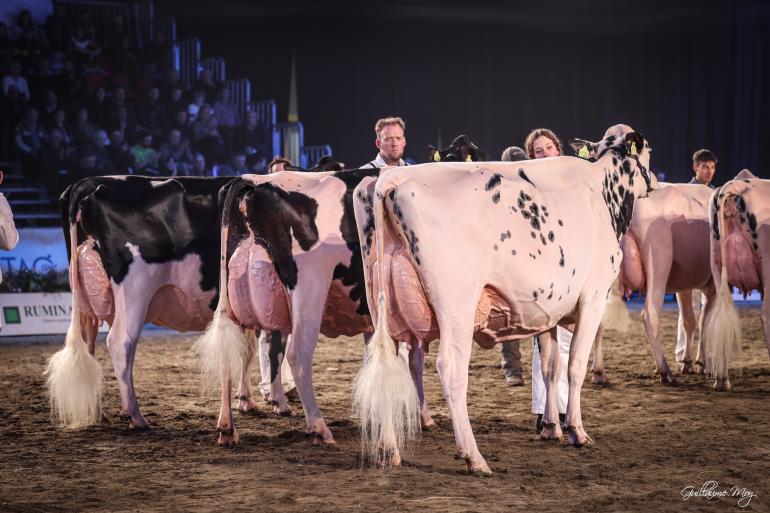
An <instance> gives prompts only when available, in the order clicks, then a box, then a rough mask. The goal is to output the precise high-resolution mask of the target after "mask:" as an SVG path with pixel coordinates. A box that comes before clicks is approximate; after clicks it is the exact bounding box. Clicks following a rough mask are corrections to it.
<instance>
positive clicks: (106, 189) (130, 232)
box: [59, 176, 232, 310]
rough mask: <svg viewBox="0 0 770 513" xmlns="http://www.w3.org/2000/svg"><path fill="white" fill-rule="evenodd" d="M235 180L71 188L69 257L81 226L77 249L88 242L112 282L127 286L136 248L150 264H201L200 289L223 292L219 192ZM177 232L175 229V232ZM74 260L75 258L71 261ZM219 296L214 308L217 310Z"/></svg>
mask: <svg viewBox="0 0 770 513" xmlns="http://www.w3.org/2000/svg"><path fill="white" fill-rule="evenodd" d="M231 180H232V178H194V177H178V178H167V177H158V178H149V177H143V176H127V177H125V178H124V179H115V178H112V177H94V178H86V179H83V180H80V181H79V182H77V183H76V184H73V185H72V186H70V187H68V188H67V190H65V191H64V193H63V194H62V195H61V198H60V200H59V205H60V210H61V214H62V224H63V228H64V239H65V241H66V243H67V253H68V255H69V251H70V232H69V225H70V223H72V224H74V223H76V220H77V216H78V212H80V214H81V220H82V221H81V223H79V225H78V229H77V239H78V240H77V241H76V242H77V244H82V243H83V242H84V241H85V239H86V238H87V237H89V236H90V237H92V238H93V239H94V241H95V244H94V249H95V250H96V252H97V253H98V254H99V256H100V257H101V259H102V264H103V266H104V269H105V272H106V273H107V276H108V277H109V278H110V279H112V280H113V281H114V282H115V283H118V284H119V283H122V282H123V280H124V279H125V277H126V274H127V273H128V269H129V266H130V264H131V263H132V262H133V260H134V257H133V255H132V254H131V252H130V251H129V250H128V248H127V247H126V243H127V242H130V243H132V244H134V245H136V246H137V248H138V250H139V254H140V255H141V256H142V259H144V261H146V262H148V263H165V262H171V261H181V260H183V259H184V258H185V257H186V256H188V255H191V254H197V255H199V256H200V259H201V276H200V287H201V289H202V290H204V291H210V290H212V289H213V290H215V291H216V290H217V289H218V286H219V261H220V244H219V233H220V226H219V207H218V204H219V203H218V196H219V190H220V189H221V188H222V187H225V186H226V185H227V184H228V183H229V182H230V181H231ZM172 227H173V228H172ZM69 256H70V257H72V255H69ZM217 300H218V294H217V295H215V297H214V298H213V299H212V302H211V303H210V304H209V306H210V307H211V309H212V310H213V309H214V308H215V307H216V303H217Z"/></svg>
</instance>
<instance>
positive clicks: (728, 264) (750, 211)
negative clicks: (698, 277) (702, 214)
mask: <svg viewBox="0 0 770 513" xmlns="http://www.w3.org/2000/svg"><path fill="white" fill-rule="evenodd" d="M710 214H711V216H710V221H711V272H712V273H713V274H714V283H715V284H716V286H717V299H716V306H715V307H714V309H713V310H712V311H711V312H708V313H707V314H706V316H705V318H704V321H703V331H704V333H705V336H706V343H707V346H706V355H707V357H708V364H709V370H710V371H711V373H712V374H714V376H715V378H716V381H715V383H714V388H715V389H716V390H730V388H731V385H730V377H729V365H730V360H732V359H733V358H734V357H735V355H736V354H737V353H738V352H739V351H740V347H741V330H740V323H739V320H738V312H737V311H736V309H735V305H734V304H733V300H732V294H731V287H736V288H738V290H740V291H741V292H743V293H744V294H746V293H749V292H751V291H752V290H759V292H760V294H761V296H762V322H763V327H764V331H765V341H766V342H767V348H768V351H770V301H768V299H767V298H768V294H770V180H761V179H758V178H756V177H755V176H754V175H752V174H751V172H749V171H748V170H743V171H741V172H740V173H738V175H737V176H736V177H735V178H734V179H733V180H730V181H729V182H727V183H726V184H724V185H723V186H722V187H720V188H719V189H717V190H715V191H714V193H713V195H712V196H711V201H710Z"/></svg>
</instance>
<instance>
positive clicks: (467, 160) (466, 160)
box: [465, 154, 473, 162]
mask: <svg viewBox="0 0 770 513" xmlns="http://www.w3.org/2000/svg"><path fill="white" fill-rule="evenodd" d="M465 162H473V159H472V158H471V156H470V154H469V155H468V156H467V157H465Z"/></svg>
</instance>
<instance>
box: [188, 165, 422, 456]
mask: <svg viewBox="0 0 770 513" xmlns="http://www.w3.org/2000/svg"><path fill="white" fill-rule="evenodd" d="M379 171H380V170H379V169H375V168H364V169H355V170H349V171H340V172H320V173H298V172H291V171H284V172H280V173H275V174H271V175H266V176H258V175H244V176H242V177H241V179H240V180H238V181H236V182H235V183H233V184H231V186H230V188H229V191H228V194H227V197H226V199H225V200H224V206H223V214H222V226H221V241H222V248H221V251H222V255H223V257H222V260H221V262H220V264H221V267H220V286H221V287H222V291H223V292H222V294H221V295H220V301H219V305H218V307H217V310H216V312H215V314H214V321H213V322H212V324H211V325H210V327H209V328H208V330H207V331H206V333H205V334H204V335H203V336H202V337H201V338H200V339H199V340H198V342H197V343H196V347H197V348H198V350H199V352H200V354H201V356H202V364H203V366H204V371H205V373H206V374H208V375H209V376H212V375H216V376H222V377H223V383H222V396H221V398H222V403H221V409H220V415H219V420H218V424H217V429H218V431H219V433H220V436H219V444H221V445H232V444H237V443H238V441H239V436H238V433H237V431H236V429H235V423H234V420H233V416H232V411H231V409H230V403H231V396H230V393H231V390H230V381H231V380H232V379H233V378H235V376H234V375H232V374H233V372H235V371H237V370H238V369H240V368H241V367H242V366H243V359H244V357H246V356H247V355H248V351H247V350H246V349H245V348H246V347H247V346H248V342H247V341H246V340H245V339H244V334H243V333H244V332H243V328H254V329H264V330H269V331H280V332H281V333H282V334H283V335H284V338H285V337H286V335H288V334H289V333H291V334H292V339H291V342H290V343H289V345H288V349H286V348H284V347H280V348H275V349H271V353H273V354H271V360H272V359H273V358H275V362H274V363H275V364H276V365H277V366H280V363H281V361H282V359H283V353H284V352H286V353H287V354H286V356H287V357H288V360H289V365H290V367H291V370H292V375H293V376H294V381H295V383H296V384H297V390H298V391H299V395H300V399H301V401H302V408H303V410H304V413H305V420H306V423H307V433H308V434H312V435H314V443H317V444H332V443H334V437H333V435H332V433H331V431H330V430H329V428H328V426H327V425H326V422H325V420H324V418H323V415H322V413H321V410H320V409H319V407H318V404H317V402H316V398H315V392H314V389H313V380H312V363H313V353H314V351H315V347H316V343H317V341H318V334H319V332H320V333H323V334H324V335H325V336H327V337H337V336H339V335H346V336H352V335H358V334H361V333H364V334H365V335H367V337H366V338H368V334H371V333H372V330H373V328H372V324H371V318H370V316H369V309H368V306H367V302H366V295H365V284H364V277H363V265H362V262H361V252H360V249H359V244H360V243H359V240H358V233H357V230H356V224H355V217H354V215H353V201H352V194H353V189H354V188H355V186H356V185H358V183H359V182H360V181H361V180H362V179H363V178H364V177H368V176H377V174H378V173H379ZM236 323H237V324H236ZM409 365H410V367H411V369H412V373H413V379H414V382H415V384H416V386H417V388H418V389H419V390H422V372H423V365H424V353H423V352H422V348H420V347H414V348H413V350H412V351H411V352H410V356H409ZM274 368H278V367H274ZM279 376H280V374H275V373H274V375H273V376H272V377H273V379H274V380H275V379H276V378H277V377H279ZM272 390H273V399H274V400H276V401H277V402H278V403H279V405H278V408H279V410H283V411H288V404H286V403H285V399H283V392H282V390H281V388H280V386H276V385H275V384H274V385H273V387H272ZM417 411H418V408H417V406H415V412H417ZM419 411H420V414H421V418H422V423H423V426H424V427H426V428H432V427H433V426H435V423H434V422H433V419H431V418H430V415H429V413H428V410H427V406H426V405H425V402H424V400H423V401H422V402H421V406H420V410H419Z"/></svg>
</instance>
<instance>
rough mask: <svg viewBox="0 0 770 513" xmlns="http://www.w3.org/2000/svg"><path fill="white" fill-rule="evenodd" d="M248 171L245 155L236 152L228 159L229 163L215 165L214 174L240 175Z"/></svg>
mask: <svg viewBox="0 0 770 513" xmlns="http://www.w3.org/2000/svg"><path fill="white" fill-rule="evenodd" d="M248 172H249V169H248V168H247V167H246V155H244V154H243V153H236V154H234V155H233V158H232V159H230V163H229V164H223V165H221V166H217V168H216V172H215V173H214V174H215V175H216V176H240V175H243V174H246V173H248Z"/></svg>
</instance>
